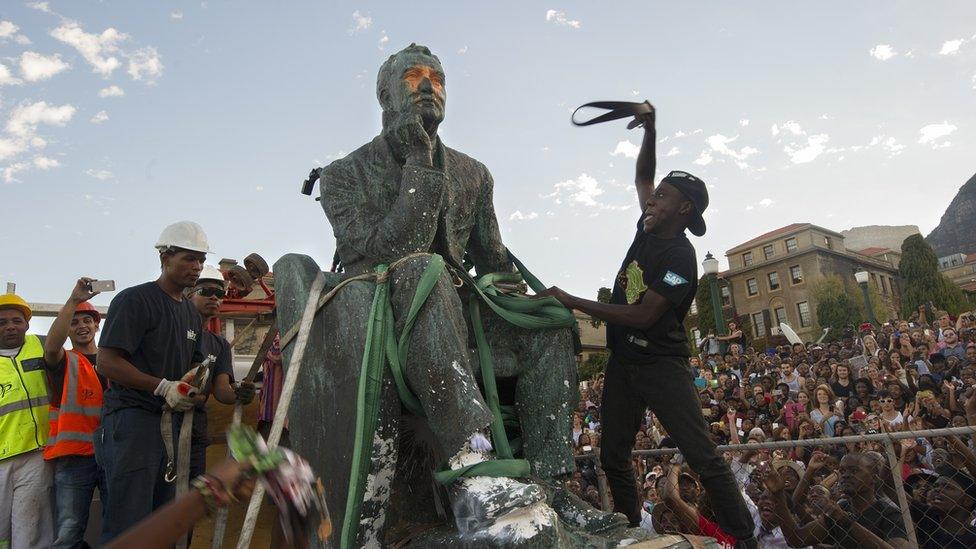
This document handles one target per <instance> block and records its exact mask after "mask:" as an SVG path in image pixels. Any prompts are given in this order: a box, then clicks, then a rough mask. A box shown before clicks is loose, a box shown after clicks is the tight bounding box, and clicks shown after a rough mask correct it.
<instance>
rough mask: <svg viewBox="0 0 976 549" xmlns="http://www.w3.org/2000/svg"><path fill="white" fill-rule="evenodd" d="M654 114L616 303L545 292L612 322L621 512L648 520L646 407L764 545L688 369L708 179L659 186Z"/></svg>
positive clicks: (612, 409)
mask: <svg viewBox="0 0 976 549" xmlns="http://www.w3.org/2000/svg"><path fill="white" fill-rule="evenodd" d="M654 115H655V113H654V111H653V110H652V112H650V113H648V114H645V115H640V116H639V119H640V121H641V122H642V123H643V125H644V141H643V144H642V146H641V151H640V154H639V155H638V157H637V177H636V186H637V198H638V201H639V204H640V208H641V216H640V220H639V221H638V223H637V234H636V235H635V236H634V240H633V243H632V244H631V245H630V249H629V250H628V251H627V255H626V257H625V258H624V261H623V263H622V264H621V267H620V270H619V271H618V274H617V277H616V280H615V282H614V287H613V294H612V297H611V300H610V303H599V302H596V301H590V300H587V299H582V298H579V297H576V296H572V295H569V294H567V293H566V292H564V291H562V290H561V289H559V288H556V287H553V288H550V289H549V290H547V291H546V292H545V295H551V296H553V297H555V298H556V299H558V300H559V301H560V302H562V303H563V304H564V305H565V306H566V307H569V308H571V309H578V310H580V311H583V312H585V313H587V314H589V315H591V316H593V317H595V318H599V319H600V320H604V321H606V322H607V347H609V349H610V351H611V356H610V360H609V363H608V364H607V373H606V379H605V380H604V387H603V401H602V402H603V409H602V425H603V438H602V444H601V446H600V459H601V462H602V465H603V469H604V471H605V472H606V474H607V481H608V483H609V484H610V491H611V493H612V494H613V501H614V511H617V512H620V513H623V514H625V515H627V518H628V519H630V522H631V525H633V526H636V525H637V524H639V522H640V518H641V516H640V497H639V493H638V490H637V485H636V483H635V481H634V473H633V470H632V465H631V456H630V454H631V451H632V450H633V447H634V437H635V434H636V433H637V431H638V429H639V428H640V423H641V418H642V417H643V415H644V409H645V408H646V407H649V408H651V409H652V410H653V411H654V413H655V414H656V415H657V417H658V419H659V420H660V421H661V424H662V425H663V426H664V428H665V429H666V430H667V432H668V434H669V435H670V436H671V438H672V440H673V441H674V442H675V443H677V446H678V448H679V449H680V450H681V453H682V455H683V456H684V457H685V459H686V460H687V462H688V463H689V464H690V465H691V467H692V468H693V469H694V470H695V472H696V473H698V476H699V478H700V479H701V483H702V485H703V486H704V487H705V490H706V491H707V492H708V496H709V498H710V499H711V504H712V509H714V510H715V515H716V519H717V522H718V523H719V526H721V528H722V530H723V531H724V532H725V533H727V534H729V535H730V536H733V537H735V538H736V539H737V540H739V544H738V546H741V547H755V546H756V541H755V539H754V538H753V537H752V536H753V521H752V517H751V515H750V513H749V510H748V509H747V508H746V505H745V503H744V502H743V500H742V495H741V493H740V492H739V489H738V486H737V485H736V482H735V478H734V477H733V476H732V472H731V471H730V470H729V467H728V465H727V464H726V463H725V461H724V460H723V459H722V457H721V456H720V455H719V454H718V452H717V451H716V449H715V444H714V442H712V441H711V439H710V438H709V435H708V426H707V425H706V424H705V420H704V418H703V417H702V413H701V409H700V403H699V398H698V391H697V389H696V388H695V385H694V381H693V377H692V373H691V369H690V366H689V365H688V355H689V353H688V340H687V337H686V335H685V329H684V326H683V324H682V323H683V322H684V318H685V315H686V314H687V313H688V309H689V308H690V307H691V303H692V301H693V300H694V298H695V290H696V288H697V286H698V260H697V258H696V257H695V249H694V247H692V245H691V242H689V241H688V238H687V237H686V236H685V234H684V232H685V229H688V230H689V231H691V233H692V234H694V235H696V236H701V235H703V234H705V220H704V219H702V213H703V212H704V211H705V208H707V207H708V190H707V189H706V188H705V183H704V182H703V181H702V180H701V179H699V178H697V177H695V176H693V175H691V174H690V173H687V172H682V171H672V172H671V173H669V174H668V175H667V176H665V177H664V179H663V180H662V181H661V184H660V185H657V186H655V185H654V171H655V167H656V160H655V141H656V139H657V138H656V135H655V129H654Z"/></svg>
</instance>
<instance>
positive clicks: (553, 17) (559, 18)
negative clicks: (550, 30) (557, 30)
mask: <svg viewBox="0 0 976 549" xmlns="http://www.w3.org/2000/svg"><path fill="white" fill-rule="evenodd" d="M546 21H549V22H551V23H554V24H556V25H562V26H566V27H572V28H574V29H578V28H580V26H581V25H580V22H579V21H578V20H576V19H570V18H568V17H566V14H565V13H564V12H561V11H556V10H547V11H546Z"/></svg>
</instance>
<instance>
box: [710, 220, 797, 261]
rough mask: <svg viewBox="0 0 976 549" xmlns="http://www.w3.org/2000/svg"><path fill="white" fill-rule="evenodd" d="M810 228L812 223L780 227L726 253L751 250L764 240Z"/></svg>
mask: <svg viewBox="0 0 976 549" xmlns="http://www.w3.org/2000/svg"><path fill="white" fill-rule="evenodd" d="M808 226H811V225H810V223H792V224H790V225H787V226H785V227H780V228H778V229H776V230H773V231H769V232H768V233H765V234H761V235H759V236H757V237H756V238H753V239H752V240H750V241H748V242H743V243H742V244H739V245H737V246H733V247H732V249H730V250H729V251H728V252H726V254H729V253H732V252H734V251H736V250H739V249H741V248H751V247H752V246H753V245H755V244H758V243H760V242H762V241H764V240H769V239H770V238H773V237H776V236H779V235H782V234H786V233H791V232H793V231H798V230H800V229H803V228H805V227H808Z"/></svg>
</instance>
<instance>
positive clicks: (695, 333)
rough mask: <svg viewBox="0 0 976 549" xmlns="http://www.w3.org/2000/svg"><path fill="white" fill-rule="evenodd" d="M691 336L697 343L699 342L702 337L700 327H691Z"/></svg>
mask: <svg viewBox="0 0 976 549" xmlns="http://www.w3.org/2000/svg"><path fill="white" fill-rule="evenodd" d="M691 337H693V338H695V344H696V345H697V344H698V340H699V339H701V330H699V329H698V328H692V329H691Z"/></svg>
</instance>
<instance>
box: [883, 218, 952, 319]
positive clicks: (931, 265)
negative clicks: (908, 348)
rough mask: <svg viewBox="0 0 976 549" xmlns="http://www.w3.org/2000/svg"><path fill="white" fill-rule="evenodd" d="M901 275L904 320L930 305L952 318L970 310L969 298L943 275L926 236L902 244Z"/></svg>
mask: <svg viewBox="0 0 976 549" xmlns="http://www.w3.org/2000/svg"><path fill="white" fill-rule="evenodd" d="M898 274H899V275H900V276H901V279H902V282H903V287H902V293H901V314H902V318H908V317H909V316H910V315H911V313H912V312H913V311H915V310H917V309H918V306H919V305H922V304H925V303H927V302H929V301H931V302H932V305H934V306H935V307H936V308H937V309H944V310H946V311H948V312H949V313H950V314H958V313H960V312H962V311H963V310H965V309H966V306H967V300H966V297H965V295H963V293H962V290H961V289H959V287H958V286H956V285H955V284H953V283H952V281H951V280H949V279H948V278H946V277H945V275H943V274H942V273H940V272H939V258H938V257H936V255H935V252H934V251H932V247H931V246H929V245H928V243H927V242H925V239H923V238H922V235H920V234H916V235H912V236H910V237H908V238H906V239H905V241H904V242H902V245H901V264H900V265H899V267H898Z"/></svg>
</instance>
